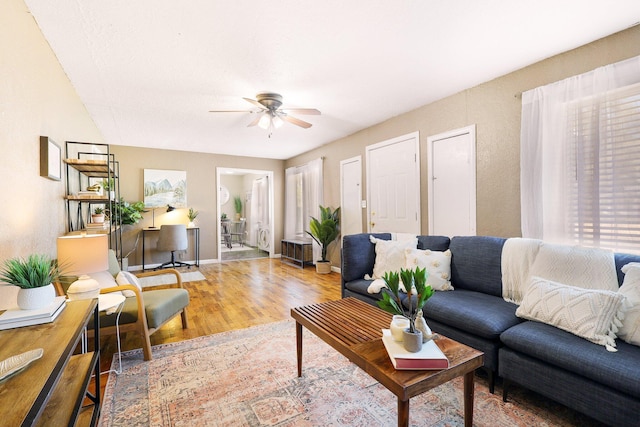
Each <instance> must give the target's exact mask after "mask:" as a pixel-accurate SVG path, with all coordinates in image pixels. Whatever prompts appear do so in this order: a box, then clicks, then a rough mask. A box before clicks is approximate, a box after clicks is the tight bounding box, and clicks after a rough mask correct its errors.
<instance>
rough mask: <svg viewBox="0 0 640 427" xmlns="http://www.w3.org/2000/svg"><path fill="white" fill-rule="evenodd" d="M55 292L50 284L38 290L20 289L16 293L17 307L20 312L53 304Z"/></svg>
mask: <svg viewBox="0 0 640 427" xmlns="http://www.w3.org/2000/svg"><path fill="white" fill-rule="evenodd" d="M55 297H56V290H55V288H54V287H53V284H52V283H49V284H48V285H47V286H41V287H39V288H29V289H22V288H20V290H19V291H18V307H19V308H20V309H21V310H37V309H39V308H44V307H47V306H49V305H51V304H52V303H53V300H54V299H55Z"/></svg>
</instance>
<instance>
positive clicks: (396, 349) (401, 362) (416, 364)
mask: <svg viewBox="0 0 640 427" xmlns="http://www.w3.org/2000/svg"><path fill="white" fill-rule="evenodd" d="M382 342H383V344H384V347H385V348H386V349H387V353H389V359H391V363H393V367H394V368H396V369H398V370H436V369H447V368H448V367H449V359H447V356H445V355H444V353H443V352H442V350H440V347H438V345H437V344H436V343H435V341H434V340H429V341H427V342H426V343H423V344H422V350H420V351H419V352H417V353H411V352H409V351H407V350H405V349H404V346H403V345H402V343H401V342H397V341H395V340H394V339H393V337H392V336H391V331H390V330H389V329H383V330H382Z"/></svg>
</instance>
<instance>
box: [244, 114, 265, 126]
mask: <svg viewBox="0 0 640 427" xmlns="http://www.w3.org/2000/svg"><path fill="white" fill-rule="evenodd" d="M261 118H262V114H256V118H255V119H253V120H252V121H251V123H249V124H248V125H247V127H248V128H250V127H251V126H255V125H257V124H258V122H259V121H260V119H261Z"/></svg>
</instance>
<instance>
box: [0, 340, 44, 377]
mask: <svg viewBox="0 0 640 427" xmlns="http://www.w3.org/2000/svg"><path fill="white" fill-rule="evenodd" d="M43 354H44V350H43V349H41V348H36V349H33V350H29V351H26V352H24V353H20V354H16V355H15V356H11V357H9V358H7V359H5V360H3V361H0V381H2V380H5V379H7V378H9V377H10V376H12V375H15V374H17V373H18V372H20V371H22V370H23V369H25V368H26V367H27V366H29V365H30V364H31V362H33V361H36V360H38V359H40V358H41V357H42V355H43Z"/></svg>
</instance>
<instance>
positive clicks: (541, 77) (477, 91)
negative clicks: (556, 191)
mask: <svg viewBox="0 0 640 427" xmlns="http://www.w3.org/2000/svg"><path fill="white" fill-rule="evenodd" d="M637 55H640V26H635V27H633V28H630V29H628V30H625V31H622V32H620V33H617V34H614V35H611V36H609V37H606V38H604V39H602V40H599V41H596V42H594V43H591V44H589V45H586V46H582V47H580V48H578V49H575V50H572V51H569V52H566V53H564V54H561V55H558V56H555V57H552V58H549V59H546V60H544V61H541V62H538V63H536V64H533V65H531V66H529V67H526V68H524V69H521V70H518V71H516V72H513V73H511V74H508V75H506V76H503V77H500V78H497V79H495V80H492V81H490V82H487V83H484V84H481V85H479V86H476V87H474V88H471V89H468V90H465V91H464V92H461V93H458V94H455V95H453V96H450V97H448V98H445V99H442V100H440V101H437V102H434V103H432V104H429V105H425V106H423V107H421V108H418V109H416V110H414V111H411V112H409V113H406V114H402V115H400V116H397V117H394V118H391V119H389V120H387V121H385V122H383V123H380V124H378V125H376V126H372V127H370V128H368V129H365V130H362V131H360V132H357V133H355V134H353V135H350V136H348V137H346V138H343V139H340V140H338V141H335V142H332V143H331V144H328V145H325V146H323V147H321V148H318V149H316V150H313V151H311V152H308V153H305V154H303V155H300V156H297V157H295V158H292V159H289V160H288V161H287V162H286V165H285V167H290V166H295V165H299V164H303V163H305V162H307V161H309V160H310V159H314V158H317V157H320V156H324V157H325V163H324V183H325V193H324V194H325V200H324V204H325V205H328V206H332V207H336V206H338V205H339V204H340V182H339V176H340V161H341V160H344V159H348V158H350V157H354V156H357V155H361V156H362V159H363V177H362V182H363V183H364V185H363V189H362V191H363V197H365V196H366V182H365V171H366V164H364V163H365V162H366V158H365V147H366V146H367V145H370V144H374V143H377V142H381V141H385V140H387V139H391V138H394V137H397V136H400V135H404V134H407V133H410V132H415V131H416V130H417V131H419V132H420V157H421V167H420V174H421V179H420V182H421V184H420V185H421V212H422V218H421V223H422V233H423V234H427V233H428V232H429V230H428V224H429V218H428V206H427V200H428V198H427V181H426V177H427V166H426V165H427V158H426V156H427V138H428V137H429V136H432V135H437V134H439V133H442V132H446V131H449V130H453V129H458V128H462V127H465V126H469V125H472V124H475V125H476V132H477V135H476V138H477V147H476V151H477V161H476V168H477V178H476V182H477V202H476V203H477V233H478V234H479V235H490V236H501V237H514V236H520V235H521V231H520V183H519V181H520V108H521V103H520V94H521V93H522V92H524V91H527V90H529V89H532V88H535V87H538V86H541V85H545V84H548V83H552V82H555V81H558V80H562V79H563V78H566V77H569V76H572V75H576V74H580V73H583V72H586V71H589V70H592V69H594V68H597V67H599V66H603V65H606V64H611V63H614V62H617V61H621V60H623V59H627V58H631V57H634V56H637ZM469 70H471V71H472V70H473V64H469ZM364 214H365V212H363V224H364V227H365V229H364V230H363V231H366V224H367V221H366V218H364ZM331 260H332V262H333V265H339V262H340V257H339V252H338V251H337V250H335V248H334V251H333V253H332V256H331Z"/></svg>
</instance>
